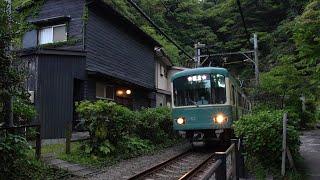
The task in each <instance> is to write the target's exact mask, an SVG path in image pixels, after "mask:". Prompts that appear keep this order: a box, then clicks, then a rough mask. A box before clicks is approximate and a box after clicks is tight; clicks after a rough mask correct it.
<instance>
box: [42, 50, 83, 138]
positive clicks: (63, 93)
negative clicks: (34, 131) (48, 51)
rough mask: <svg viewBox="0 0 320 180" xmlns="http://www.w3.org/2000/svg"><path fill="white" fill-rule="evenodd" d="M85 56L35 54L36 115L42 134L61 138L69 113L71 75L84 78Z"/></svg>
mask: <svg viewBox="0 0 320 180" xmlns="http://www.w3.org/2000/svg"><path fill="white" fill-rule="evenodd" d="M84 67H85V57H81V56H61V55H39V57H38V75H39V76H38V92H37V98H38V100H37V105H36V106H37V109H38V119H39V121H40V122H41V125H42V132H43V133H42V134H43V137H44V138H61V137H64V135H65V127H66V123H67V122H71V121H72V116H73V83H74V79H75V78H77V79H84V78H85V70H84Z"/></svg>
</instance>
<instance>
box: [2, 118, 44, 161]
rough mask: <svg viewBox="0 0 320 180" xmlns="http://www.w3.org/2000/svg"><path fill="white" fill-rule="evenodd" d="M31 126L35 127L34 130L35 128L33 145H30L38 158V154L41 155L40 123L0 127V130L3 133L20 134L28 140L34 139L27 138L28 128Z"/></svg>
mask: <svg viewBox="0 0 320 180" xmlns="http://www.w3.org/2000/svg"><path fill="white" fill-rule="evenodd" d="M31 128H35V130H36V134H35V145H34V146H32V147H33V148H34V149H35V157H36V158H37V159H40V156H41V126H40V124H34V125H23V126H14V127H0V131H1V132H4V134H5V135H7V134H8V133H11V134H16V135H20V136H22V137H25V138H26V139H27V140H28V141H29V140H34V139H28V138H27V134H28V130H29V129H31Z"/></svg>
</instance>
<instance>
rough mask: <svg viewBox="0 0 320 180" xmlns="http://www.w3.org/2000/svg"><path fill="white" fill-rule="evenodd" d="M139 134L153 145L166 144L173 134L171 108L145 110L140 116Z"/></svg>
mask: <svg viewBox="0 0 320 180" xmlns="http://www.w3.org/2000/svg"><path fill="white" fill-rule="evenodd" d="M138 122H139V124H138V128H137V132H136V133H137V134H138V135H139V137H141V138H142V139H148V140H150V141H152V142H153V143H155V144H157V143H165V141H168V139H169V138H170V136H172V134H173V129H172V118H171V111H170V110H169V108H166V107H161V108H156V109H151V108H149V109H143V110H142V111H140V113H139V116H138Z"/></svg>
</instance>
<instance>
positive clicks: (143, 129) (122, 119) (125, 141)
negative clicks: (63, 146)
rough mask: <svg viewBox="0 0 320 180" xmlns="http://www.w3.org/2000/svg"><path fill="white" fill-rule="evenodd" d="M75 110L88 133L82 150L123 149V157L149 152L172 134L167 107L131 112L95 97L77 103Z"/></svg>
mask: <svg viewBox="0 0 320 180" xmlns="http://www.w3.org/2000/svg"><path fill="white" fill-rule="evenodd" d="M77 112H78V113H79V115H80V117H81V118H83V119H84V120H85V124H84V125H85V126H86V128H87V129H88V130H89V132H90V137H91V140H90V141H89V142H88V143H85V144H84V146H83V150H84V151H85V152H86V153H88V154H93V155H96V156H99V157H102V156H106V155H111V154H114V153H117V152H123V154H124V155H123V156H125V157H128V156H129V157H130V156H134V155H138V154H142V153H146V152H150V151H151V150H153V149H154V146H156V145H159V144H164V145H165V144H167V143H168V142H170V140H169V139H171V138H173V137H174V134H173V131H172V124H171V123H172V120H171V113H170V110H169V109H168V108H155V109H151V108H150V109H143V110H141V111H139V112H134V111H131V110H129V109H128V108H126V107H124V106H121V105H117V104H115V103H114V102H108V101H104V100H98V101H96V102H89V101H83V102H81V103H78V104H77ZM115 150H117V151H115Z"/></svg>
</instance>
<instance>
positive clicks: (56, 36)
mask: <svg viewBox="0 0 320 180" xmlns="http://www.w3.org/2000/svg"><path fill="white" fill-rule="evenodd" d="M66 40H67V35H66V25H62V26H56V27H53V42H60V41H66Z"/></svg>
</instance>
